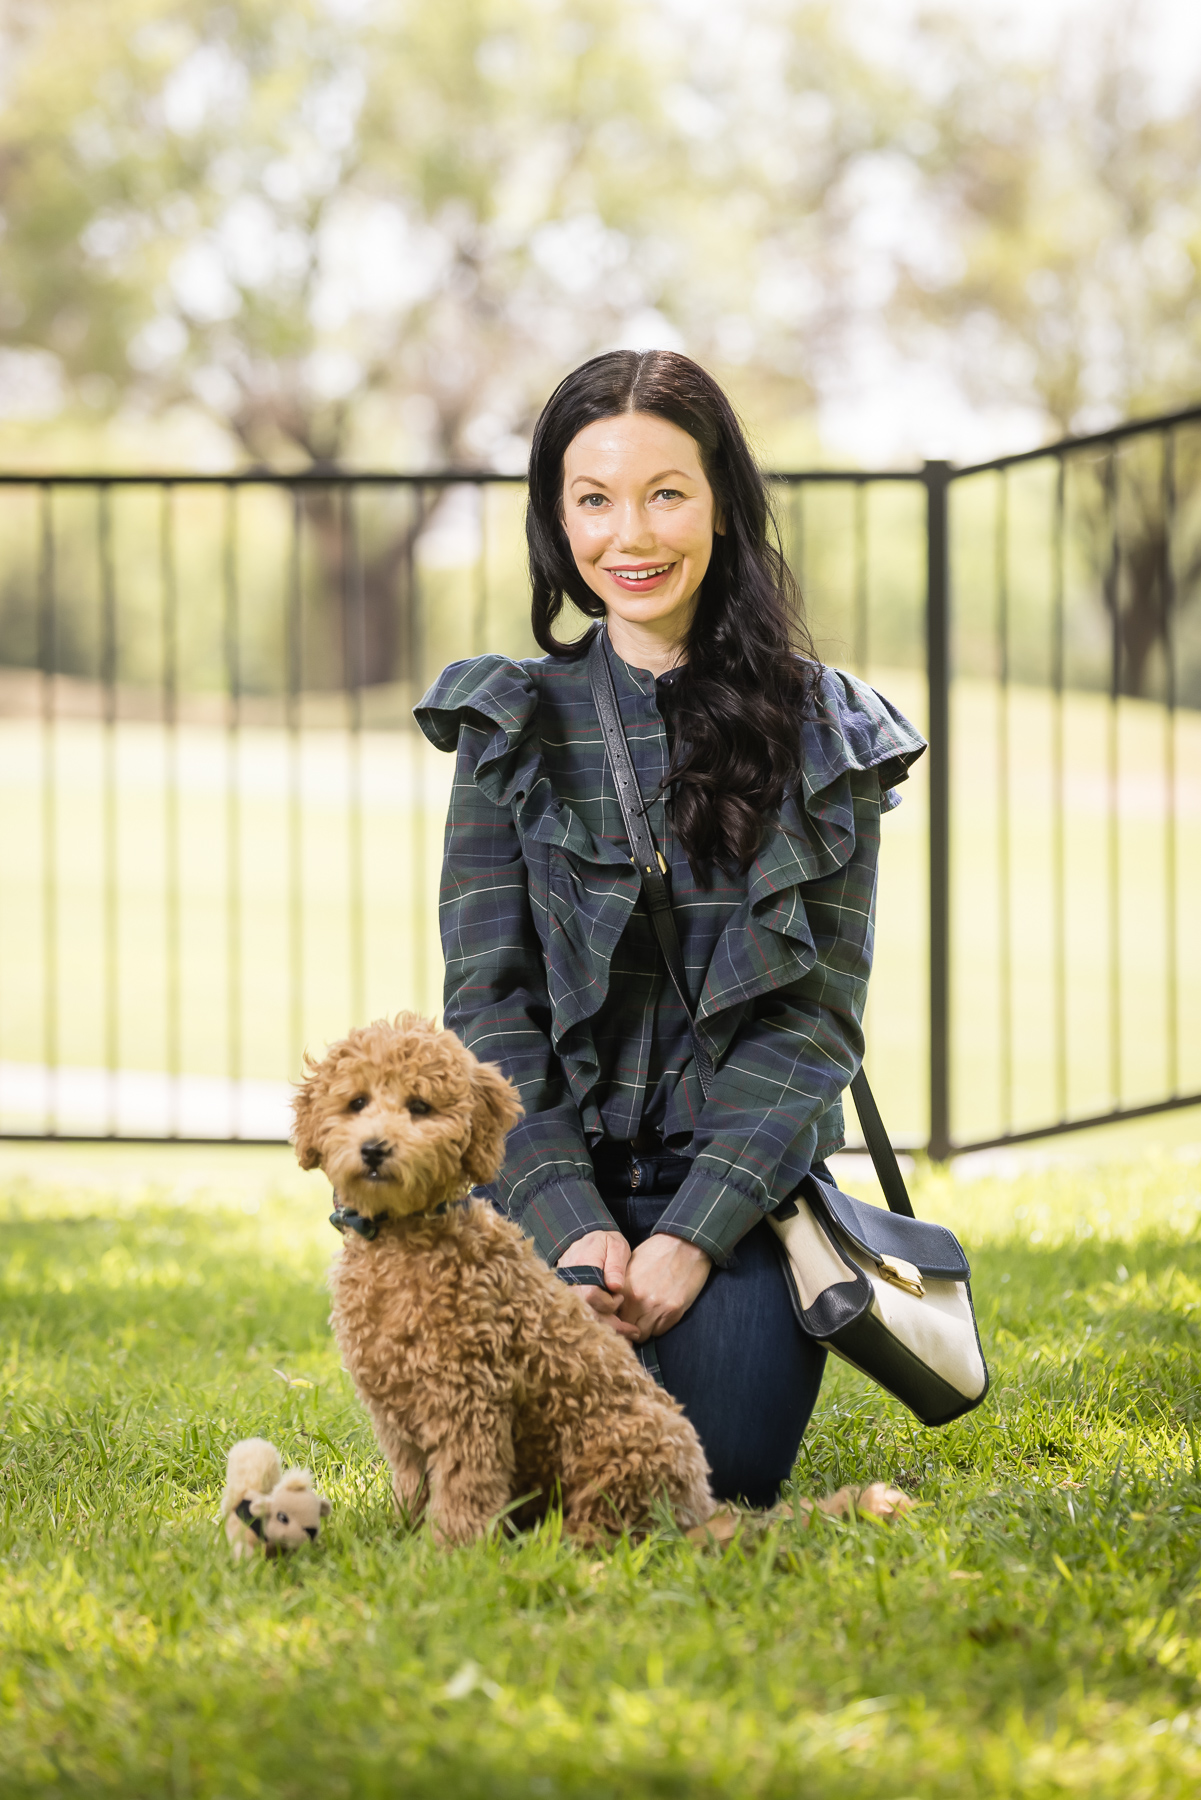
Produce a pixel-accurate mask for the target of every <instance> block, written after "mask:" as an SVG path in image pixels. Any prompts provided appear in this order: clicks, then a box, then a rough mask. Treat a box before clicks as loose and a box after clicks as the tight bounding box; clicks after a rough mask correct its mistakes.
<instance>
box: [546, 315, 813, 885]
mask: <svg viewBox="0 0 1201 1800" xmlns="http://www.w3.org/2000/svg"><path fill="white" fill-rule="evenodd" d="M630 412H639V413H653V414H655V415H656V416H657V417H659V418H661V419H667V420H669V421H670V422H671V424H673V425H678V426H679V428H680V429H681V431H686V432H687V433H688V435H689V437H690V438H692V439H693V441H694V443H695V444H696V446H697V449H698V450H699V451H700V457H701V465H702V467H703V469H704V471H705V475H706V477H707V478H708V481H709V485H710V487H711V488H712V489H713V495H714V499H715V501H716V505H717V509H718V516H719V518H720V519H721V521H722V524H723V526H724V530H723V531H722V532H721V533H715V534H714V538H713V555H712V559H711V561H710V563H709V567H708V569H707V570H706V572H705V578H704V581H703V582H702V584H701V591H700V594H699V596H698V600H697V606H696V611H695V613H694V614H693V619H692V624H691V627H690V628H689V632H688V637H687V640H686V643H685V645H684V653H685V657H686V663H685V665H684V667H683V669H682V670H681V673H680V679H679V681H678V682H677V683H676V684H675V685H674V689H673V692H674V700H673V711H672V723H673V726H674V731H675V743H674V749H673V754H672V760H671V767H670V768H669V770H668V774H667V779H666V782H665V784H664V786H665V788H666V789H667V790H668V792H669V794H670V805H671V810H672V821H673V823H674V825H675V829H676V833H677V835H678V836H679V839H680V842H681V844H682V845H683V848H684V851H685V853H686V855H687V857H688V861H689V863H690V864H691V866H692V870H693V873H694V875H695V876H696V877H697V879H698V880H699V881H701V882H702V883H704V884H706V885H709V884H711V882H712V868H713V865H714V864H715V863H716V864H718V865H720V866H722V867H724V868H726V869H729V870H734V869H739V870H742V871H743V872H745V871H746V870H747V869H748V868H749V867H750V865H751V863H752V862H753V860H754V857H755V854H756V852H757V851H758V849H759V847H760V845H761V844H762V843H763V840H764V838H765V836H766V835H767V833H768V831H769V830H770V828H771V826H772V824H773V823H774V821H775V818H776V815H777V814H778V812H779V809H780V803H781V801H782V799H783V797H784V793H785V790H786V789H787V788H789V787H790V786H791V785H792V784H793V783H794V782H795V781H796V780H797V778H798V776H799V773H800V739H801V734H800V721H801V719H802V717H803V716H804V715H805V712H806V709H807V708H808V707H809V705H810V703H811V699H812V694H813V689H814V686H815V684H816V682H817V679H818V677H819V676H820V673H821V665H820V664H819V662H818V660H817V656H816V653H815V651H814V649H813V643H812V640H811V638H810V636H809V632H808V629H807V627H806V624H805V616H804V609H803V606H802V603H801V596H800V592H799V590H798V588H797V585H796V582H795V581H794V579H793V576H792V572H791V570H790V569H789V567H788V564H787V563H786V562H785V560H784V556H783V553H782V551H781V549H780V544H779V534H778V531H777V529H776V524H775V520H774V518H773V516H772V510H771V505H770V502H769V500H768V495H767V489H766V486H765V484H764V481H763V477H762V475H761V474H760V473H759V470H758V468H757V467H756V465H755V459H754V457H753V456H752V455H751V451H750V446H749V445H748V443H747V441H746V437H745V435H744V434H743V430H742V427H741V425H740V424H739V422H738V418H737V415H736V414H735V412H734V409H733V407H732V406H731V405H730V402H729V401H728V400H727V399H726V396H725V395H724V394H723V393H722V391H721V389H720V387H718V385H717V383H716V382H715V381H714V379H713V377H712V376H711V375H708V374H706V372H705V370H704V369H702V368H701V367H700V366H699V364H697V363H694V362H692V361H691V360H690V359H689V358H688V357H686V356H680V355H678V354H677V353H676V352H675V351H674V350H647V351H634V350H613V351H609V352H608V353H607V354H606V355H604V356H594V357H593V358H592V360H591V361H590V362H586V363H583V364H582V365H581V366H580V367H579V368H578V369H576V370H574V372H573V373H572V374H570V375H569V376H568V377H567V379H566V380H565V381H563V382H560V384H559V386H558V387H557V388H556V389H555V391H554V393H553V394H552V395H551V397H550V399H549V400H548V401H547V403H546V405H545V407H544V408H543V409H542V415H541V417H540V418H539V420H538V423H537V426H536V427H535V430H534V441H533V445H532V447H531V449H530V489H529V504H528V507H527V509H526V541H527V543H528V545H529V555H530V575H531V578H532V581H533V590H534V598H533V607H532V619H533V627H534V636H535V638H536V639H537V641H538V643H539V644H540V645H541V646H542V648H543V649H544V650H545V651H547V652H548V653H549V654H550V655H552V656H562V657H579V656H582V655H583V654H584V653H585V652H586V650H587V647H588V644H589V642H590V641H591V637H592V633H590V632H589V633H587V634H585V636H584V637H583V638H581V639H578V640H576V641H575V642H569V643H562V642H560V640H559V639H558V638H557V637H556V636H555V632H554V627H555V623H556V621H557V620H558V618H559V615H560V613H561V612H562V610H563V606H564V602H565V601H566V600H568V599H570V600H571V601H572V602H573V604H574V605H575V606H577V607H578V608H579V610H580V612H582V613H584V614H585V615H586V616H587V617H588V618H590V619H601V618H603V617H604V614H605V608H604V603H603V601H602V600H601V599H600V597H599V595H597V594H595V593H594V592H593V591H592V589H591V588H590V587H589V586H588V584H587V582H586V581H585V580H584V578H583V576H582V575H581V574H580V572H579V570H578V569H577V568H576V565H575V559H574V557H573V556H572V554H571V550H570V548H569V546H568V542H567V533H566V531H565V530H564V527H563V457H564V454H565V452H566V450H567V446H568V445H569V444H570V443H571V441H572V439H573V438H574V437H575V436H576V434H577V433H578V432H580V431H582V430H583V429H584V428H585V426H587V425H591V424H593V423H594V422H595V421H596V420H597V419H611V418H614V417H615V416H616V415H617V414H619V413H630Z"/></svg>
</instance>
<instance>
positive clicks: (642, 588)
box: [605, 563, 675, 594]
mask: <svg viewBox="0 0 1201 1800" xmlns="http://www.w3.org/2000/svg"><path fill="white" fill-rule="evenodd" d="M674 568H675V564H674V563H645V564H643V565H642V566H640V567H638V566H631V567H630V568H628V569H606V570H605V574H606V575H608V576H609V577H610V578H611V579H612V580H613V581H615V582H616V583H617V585H618V587H622V588H624V589H625V591H626V593H627V594H649V593H652V592H653V591H654V589H655V588H657V587H661V586H662V584H663V583H664V582H665V581H666V580H667V577H668V576H669V575H670V574H671V572H672V570H673V569H674Z"/></svg>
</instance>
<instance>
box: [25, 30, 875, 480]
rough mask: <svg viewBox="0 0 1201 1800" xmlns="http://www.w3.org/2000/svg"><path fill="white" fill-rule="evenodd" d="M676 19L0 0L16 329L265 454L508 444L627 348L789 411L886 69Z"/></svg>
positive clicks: (812, 35) (150, 401)
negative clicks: (831, 199) (575, 372)
mask: <svg viewBox="0 0 1201 1800" xmlns="http://www.w3.org/2000/svg"><path fill="white" fill-rule="evenodd" d="M692 10H694V9H689V8H688V7H686V6H682V5H679V4H675V3H674V0H665V4H663V5H661V6H650V7H647V6H645V5H638V4H630V3H627V0H573V4H572V5H571V6H570V7H568V6H566V5H560V4H558V3H557V0H504V3H503V4H502V3H499V0H455V4H454V5H446V4H445V3H444V0H408V3H407V4H404V3H402V0H300V3H299V4H293V5H290V6H288V7H286V8H281V7H279V6H278V5H276V4H271V3H269V0H223V3H221V4H216V3H214V0H108V3H107V4H106V5H105V6H104V7H102V8H97V7H96V6H95V5H94V4H92V3H91V0H12V4H11V5H10V7H9V10H8V16H7V21H6V28H5V29H6V36H7V40H8V41H7V45H6V49H7V60H8V64H9V75H8V81H7V93H6V96H5V103H4V106H3V111H2V113H0V211H2V213H3V219H4V228H5V259H4V268H3V273H2V276H0V281H2V292H0V332H2V333H3V341H4V342H6V343H7V344H8V345H10V346H13V347H19V348H20V349H22V350H24V351H26V352H27V353H34V354H37V355H40V356H41V357H43V358H44V359H48V366H51V367H52V370H53V373H54V375H55V376H56V377H57V378H59V379H61V380H62V381H63V382H64V384H65V386H66V388H67V390H68V391H69V392H71V393H74V394H75V395H78V396H82V398H83V399H84V400H85V401H87V402H88V403H89V404H90V405H92V406H93V407H96V408H99V409H101V410H102V409H103V408H104V407H105V406H106V405H110V404H112V405H115V404H118V403H123V402H125V403H127V402H128V401H130V400H131V399H132V400H134V401H136V402H138V403H140V404H142V405H143V406H147V407H154V408H162V407H164V406H169V405H172V404H178V403H180V402H188V403H199V404H200V405H202V406H203V407H204V408H206V409H207V410H208V411H209V412H210V413H211V414H212V415H213V416H215V417H216V418H217V419H219V420H220V421H221V423H222V424H224V425H225V426H227V427H228V428H229V430H230V431H231V432H232V433H233V434H234V436H235V438H236V439H237V441H238V443H239V444H240V446H241V447H242V450H243V453H244V454H245V455H246V456H247V457H249V458H250V459H252V460H255V461H263V462H280V461H283V462H295V461H296V460H298V459H299V460H302V461H304V462H316V463H321V462H327V461H333V460H336V459H339V458H341V457H343V456H345V455H346V454H347V453H348V451H351V450H353V448H354V447H355V444H356V441H357V442H359V443H361V442H362V441H363V440H364V438H368V437H372V436H374V437H375V438H376V439H377V440H378V438H379V436H380V435H381V433H380V425H379V422H380V419H381V416H382V415H383V414H384V413H385V411H386V410H387V409H393V408H396V407H399V408H400V409H401V412H402V416H403V420H404V424H405V427H406V429H405V432H404V435H405V436H406V437H407V439H408V440H409V443H410V445H411V447H412V448H413V449H414V450H415V451H416V453H417V454H418V455H419V456H420V457H421V458H422V459H423V460H427V461H432V462H435V463H456V464H459V465H467V466H470V465H472V464H476V465H478V464H481V463H485V464H487V463H495V462H500V463H501V464H502V465H503V464H504V463H505V462H506V461H507V462H520V459H521V455H522V444H521V442H520V441H519V440H520V434H521V433H522V431H523V430H524V429H525V428H526V427H527V426H528V423H529V420H530V417H531V414H532V411H533V409H534V408H535V407H536V405H537V404H538V402H539V401H540V400H541V398H543V397H544V396H545V393H546V391H547V389H548V387H549V386H550V385H552V384H553V382H554V380H555V379H557V378H558V376H559V375H560V374H561V373H562V372H563V371H564V370H565V369H566V368H568V367H570V366H571V365H572V364H573V363H574V362H575V361H577V360H579V359H580V358H581V357H583V356H584V355H586V354H588V353H589V352H591V351H593V350H594V349H596V348H598V347H599V346H601V345H603V344H605V343H607V342H612V341H616V340H619V339H621V338H631V337H633V338H638V337H641V338H643V339H645V340H647V341H656V342H663V341H671V340H673V339H676V338H678V339H681V340H682V339H687V341H688V343H689V345H690V347H692V348H693V349H695V350H696V352H697V353H698V354H707V355H710V356H711V357H713V358H714V359H715V360H716V361H717V362H719V363H727V364H733V365H746V364H748V363H756V364H759V365H761V366H762V367H763V369H764V372H765V373H766V372H768V371H770V372H771V374H772V376H773V378H774V379H775V382H776V384H777V387H778V383H779V378H780V377H783V378H784V380H785V382H786V384H787V386H788V388H789V397H790V399H791V401H792V402H793V404H799V403H803V402H804V401H806V400H808V398H809V397H810V384H811V380H812V374H813V361H814V356H815V353H816V348H817V344H818V340H819V339H820V337H821V334H822V329H823V326H824V325H825V324H826V323H827V322H828V321H829V320H830V319H831V318H833V317H835V316H836V314H837V305H836V301H835V295H834V290H835V288H836V285H837V283H836V279H835V277H836V274H837V271H836V269H835V268H834V267H833V266H832V265H833V262H834V261H835V260H836V258H835V257H834V256H833V253H832V242H831V240H830V234H829V233H827V234H826V241H823V233H822V230H821V221H822V216H823V206H824V203H825V200H826V197H827V196H828V195H829V194H830V193H831V191H832V189H833V188H834V187H835V185H836V183H837V180H838V177H839V174H840V171H841V170H842V169H844V168H845V167H846V165H847V164H848V162H850V161H851V160H853V159H854V158H855V157H856V156H857V155H860V154H862V152H863V151H864V150H865V149H869V148H871V147H872V145H873V143H874V142H875V141H876V139H877V138H878V136H879V133H880V129H881V121H882V120H885V119H886V115H887V111H888V108H887V106H884V105H882V104H881V103H880V101H881V93H882V90H883V87H884V83H883V82H882V80H881V79H880V78H878V77H871V78H869V77H868V76H867V75H866V73H865V71H864V69H863V66H862V64H861V63H860V62H859V61H857V60H856V59H855V58H854V57H853V56H852V55H851V53H850V52H849V50H848V49H847V48H846V46H845V45H843V44H840V42H839V41H838V39H837V36H836V33H835V32H834V30H833V27H832V25H831V22H830V18H829V15H828V13H827V11H826V9H824V8H822V7H820V6H806V5H791V6H789V5H784V6H781V5H772V4H769V5H767V6H765V7H760V9H759V10H760V12H761V13H762V14H763V17H762V19H760V20H759V22H758V23H756V20H755V18H753V17H747V16H743V17H741V18H739V17H737V16H735V17H734V18H732V19H731V18H726V17H719V16H718V15H716V14H714V15H712V17H709V18H708V23H707V25H704V26H703V27H700V26H698V25H697V22H696V20H695V19H694V18H693V17H692V16H691V12H692ZM751 11H752V12H753V11H754V9H753V8H752V9H751ZM840 96H841V97H842V98H843V99H844V100H845V102H846V104H844V105H841V106H840V105H838V104H836V102H837V101H838V99H839V97H840ZM823 262H827V263H830V264H831V266H830V267H828V268H823ZM802 326H807V327H808V328H809V329H808V330H806V331H805V332H804V333H803V334H802V333H801V332H800V331H799V330H798V327H802ZM373 428H374V429H373ZM391 435H392V436H393V437H395V436H396V435H397V434H396V433H395V432H393V433H392V434H391Z"/></svg>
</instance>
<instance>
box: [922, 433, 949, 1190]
mask: <svg viewBox="0 0 1201 1800" xmlns="http://www.w3.org/2000/svg"><path fill="white" fill-rule="evenodd" d="M950 473H951V470H950V464H949V463H946V462H927V463H926V464H925V466H924V468H923V471H922V476H923V480H924V482H925V486H926V684H927V716H928V723H927V727H926V732H927V736H928V738H929V742H930V751H929V757H930V777H929V779H930V865H929V866H930V977H929V979H930V1143H929V1152H930V1155H931V1157H932V1158H933V1159H934V1160H935V1161H936V1162H942V1161H945V1160H946V1158H947V1157H948V1156H949V1155H950V1153H951V1086H950V1051H951V1043H950V1000H951V785H950V772H951V770H950V741H951V591H950V575H951V570H950V530H949V516H948V498H949V495H948V489H949V484H950Z"/></svg>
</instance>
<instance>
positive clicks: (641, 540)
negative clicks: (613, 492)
mask: <svg viewBox="0 0 1201 1800" xmlns="http://www.w3.org/2000/svg"><path fill="white" fill-rule="evenodd" d="M654 536H655V534H654V532H653V530H652V529H651V523H650V519H649V517H648V516H647V514H646V512H645V511H644V509H643V508H642V507H641V506H636V505H634V504H633V503H631V504H630V505H629V506H625V507H622V508H621V509H620V511H619V512H618V514H617V541H618V543H619V544H620V545H621V548H622V549H623V550H625V551H630V552H632V551H634V550H636V549H638V548H639V547H640V546H642V547H645V546H647V545H649V544H651V543H653V542H654Z"/></svg>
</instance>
